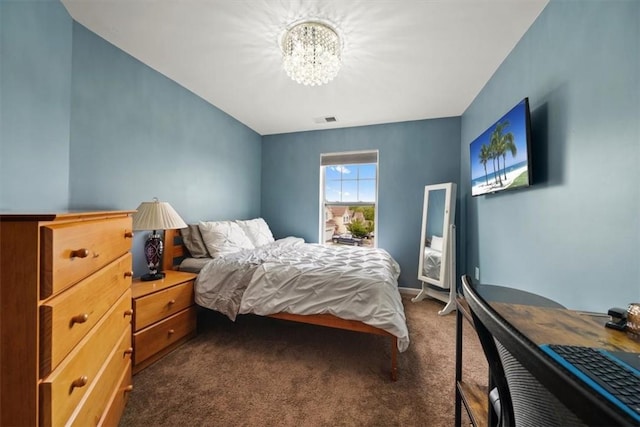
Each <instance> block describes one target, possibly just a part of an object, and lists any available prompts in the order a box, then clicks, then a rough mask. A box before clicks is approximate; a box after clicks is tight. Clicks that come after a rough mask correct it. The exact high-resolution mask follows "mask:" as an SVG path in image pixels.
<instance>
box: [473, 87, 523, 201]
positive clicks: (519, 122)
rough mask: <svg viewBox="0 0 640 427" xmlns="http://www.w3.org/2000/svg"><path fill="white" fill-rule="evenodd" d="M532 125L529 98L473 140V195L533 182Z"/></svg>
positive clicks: (518, 186)
mask: <svg viewBox="0 0 640 427" xmlns="http://www.w3.org/2000/svg"><path fill="white" fill-rule="evenodd" d="M530 128H531V117H530V113H529V98H525V99H523V100H522V101H520V103H518V105H516V106H515V107H513V108H512V109H511V110H510V111H509V112H508V113H506V114H505V115H504V116H502V117H501V118H500V119H499V120H498V121H496V122H495V123H494V124H493V126H491V127H490V128H489V129H487V130H486V131H484V133H483V134H482V135H480V136H479V137H478V138H476V139H475V140H474V141H473V142H472V143H471V145H470V146H469V148H470V152H471V163H470V165H471V195H472V196H479V195H481V194H487V193H497V192H498V191H504V190H513V189H517V188H522V187H528V186H529V185H531V130H530Z"/></svg>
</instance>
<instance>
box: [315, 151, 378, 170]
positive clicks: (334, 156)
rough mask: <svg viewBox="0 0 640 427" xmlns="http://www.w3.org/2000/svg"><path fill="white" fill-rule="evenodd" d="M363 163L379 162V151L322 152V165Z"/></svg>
mask: <svg viewBox="0 0 640 427" xmlns="http://www.w3.org/2000/svg"><path fill="white" fill-rule="evenodd" d="M362 163H378V151H377V150H376V151H352V152H345V153H329V154H322V155H321V157H320V165H321V166H333V165H356V164H362Z"/></svg>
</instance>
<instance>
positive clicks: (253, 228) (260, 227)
mask: <svg viewBox="0 0 640 427" xmlns="http://www.w3.org/2000/svg"><path fill="white" fill-rule="evenodd" d="M236 224H238V225H239V226H240V228H242V231H244V234H246V235H247V237H248V238H249V240H251V243H253V246H255V247H256V248H257V247H259V246H263V245H266V244H268V243H271V242H273V241H274V240H275V239H274V238H273V234H271V229H269V226H268V225H267V223H266V221H265V220H264V219H262V218H256V219H248V220H245V221H240V220H237V221H236Z"/></svg>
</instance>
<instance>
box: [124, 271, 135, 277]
mask: <svg viewBox="0 0 640 427" xmlns="http://www.w3.org/2000/svg"><path fill="white" fill-rule="evenodd" d="M124 277H133V271H125V272H124Z"/></svg>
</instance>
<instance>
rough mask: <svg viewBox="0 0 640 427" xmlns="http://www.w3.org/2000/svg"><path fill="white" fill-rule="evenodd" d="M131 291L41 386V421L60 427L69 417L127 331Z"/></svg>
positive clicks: (128, 328)
mask: <svg viewBox="0 0 640 427" xmlns="http://www.w3.org/2000/svg"><path fill="white" fill-rule="evenodd" d="M130 307H131V291H130V290H127V291H126V292H125V293H124V294H123V295H122V297H121V298H120V299H119V300H118V302H117V303H116V304H115V305H114V306H113V308H112V309H110V310H109V311H108V312H107V314H106V315H105V316H103V318H102V319H101V320H100V321H99V322H98V324H97V325H96V326H95V327H94V328H93V329H92V330H91V331H90V332H89V333H88V334H87V335H86V336H85V337H84V338H83V339H82V340H81V341H80V342H79V343H78V345H77V346H76V347H75V348H74V349H73V350H72V351H71V353H70V354H69V355H68V356H67V357H66V358H65V359H64V360H63V361H62V363H60V365H59V366H58V367H57V368H56V369H55V370H54V371H53V372H52V373H51V374H50V375H49V376H48V377H46V378H45V379H44V380H43V381H42V383H41V385H40V392H41V400H40V402H41V408H40V409H41V421H42V424H43V425H45V426H49V425H56V426H57V425H62V424H64V423H65V422H66V420H67V419H68V418H69V417H70V416H71V414H72V413H73V411H74V409H75V407H76V406H77V405H78V403H79V402H80V401H81V400H82V398H83V397H84V395H85V394H86V393H87V390H89V389H91V388H92V387H93V383H94V382H95V381H96V377H97V376H98V372H99V371H100V368H101V366H102V365H103V363H104V361H105V360H106V359H107V358H108V356H109V354H110V353H111V352H112V351H113V348H114V347H115V346H116V345H117V343H118V340H119V339H120V338H121V337H122V334H123V331H125V330H127V331H130V326H131V325H130V323H131V321H130V319H131V316H130V315H131V311H132V310H131V308H130Z"/></svg>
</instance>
